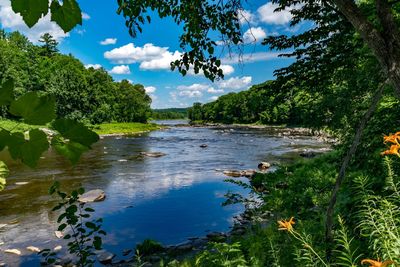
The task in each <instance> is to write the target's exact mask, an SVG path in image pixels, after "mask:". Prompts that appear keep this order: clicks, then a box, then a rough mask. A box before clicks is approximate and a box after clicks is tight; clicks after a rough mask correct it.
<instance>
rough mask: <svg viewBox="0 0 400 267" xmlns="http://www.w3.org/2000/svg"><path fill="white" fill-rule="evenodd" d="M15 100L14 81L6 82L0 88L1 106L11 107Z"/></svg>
mask: <svg viewBox="0 0 400 267" xmlns="http://www.w3.org/2000/svg"><path fill="white" fill-rule="evenodd" d="M13 100H14V80H13V79H9V80H7V81H5V82H4V83H3V84H2V85H1V87H0V106H4V105H9V104H10V103H11V102H12V101H13Z"/></svg>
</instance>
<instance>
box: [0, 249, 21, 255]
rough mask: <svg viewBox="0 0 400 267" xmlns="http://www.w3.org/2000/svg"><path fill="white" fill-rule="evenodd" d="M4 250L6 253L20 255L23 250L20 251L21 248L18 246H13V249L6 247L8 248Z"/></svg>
mask: <svg viewBox="0 0 400 267" xmlns="http://www.w3.org/2000/svg"><path fill="white" fill-rule="evenodd" d="M4 252H5V253H10V254H15V255H18V256H20V255H21V251H19V250H18V249H16V248H13V249H6V250H4Z"/></svg>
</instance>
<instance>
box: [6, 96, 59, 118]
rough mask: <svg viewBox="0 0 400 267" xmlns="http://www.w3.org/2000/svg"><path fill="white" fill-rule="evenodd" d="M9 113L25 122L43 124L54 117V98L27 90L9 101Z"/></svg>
mask: <svg viewBox="0 0 400 267" xmlns="http://www.w3.org/2000/svg"><path fill="white" fill-rule="evenodd" d="M10 113H11V114H13V115H15V116H19V117H22V118H23V119H24V122H25V123H28V124H33V125H44V124H46V123H48V122H50V121H52V120H53V119H55V118H56V104H55V99H54V97H51V96H48V95H43V96H39V95H38V93H36V92H29V93H26V94H25V95H23V96H21V97H20V98H18V99H17V100H15V101H14V102H12V103H11V106H10Z"/></svg>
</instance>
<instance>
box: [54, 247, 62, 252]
mask: <svg viewBox="0 0 400 267" xmlns="http://www.w3.org/2000/svg"><path fill="white" fill-rule="evenodd" d="M53 250H54V251H55V252H58V251H60V250H62V246H56V247H55V248H53Z"/></svg>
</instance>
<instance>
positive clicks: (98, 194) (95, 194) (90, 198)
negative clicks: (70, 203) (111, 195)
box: [79, 189, 106, 203]
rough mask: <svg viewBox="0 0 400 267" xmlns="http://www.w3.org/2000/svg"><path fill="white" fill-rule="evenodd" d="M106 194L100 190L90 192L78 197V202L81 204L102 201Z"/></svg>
mask: <svg viewBox="0 0 400 267" xmlns="http://www.w3.org/2000/svg"><path fill="white" fill-rule="evenodd" d="M105 198H106V194H105V193H104V191H103V190H101V189H95V190H90V191H88V192H86V193H84V194H83V195H80V196H79V201H80V202H83V203H88V202H98V201H103V200H104V199H105Z"/></svg>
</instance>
